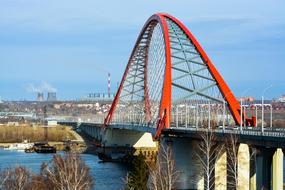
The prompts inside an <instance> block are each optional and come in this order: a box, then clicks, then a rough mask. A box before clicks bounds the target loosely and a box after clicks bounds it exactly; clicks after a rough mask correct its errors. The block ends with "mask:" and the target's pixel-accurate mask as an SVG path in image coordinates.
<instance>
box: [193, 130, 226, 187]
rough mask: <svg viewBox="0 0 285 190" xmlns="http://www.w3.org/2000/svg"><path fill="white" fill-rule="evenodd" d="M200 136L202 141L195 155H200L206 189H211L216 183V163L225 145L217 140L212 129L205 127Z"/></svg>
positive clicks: (199, 159)
mask: <svg viewBox="0 0 285 190" xmlns="http://www.w3.org/2000/svg"><path fill="white" fill-rule="evenodd" d="M200 137H201V142H200V143H199V145H198V150H197V151H196V154H195V155H196V156H197V157H198V161H199V162H198V164H199V165H200V166H201V167H202V173H201V175H202V176H203V177H204V189H205V190H210V189H213V188H214V185H215V183H214V181H215V163H216V161H217V159H218V158H219V157H220V156H221V154H222V153H223V151H224V145H223V144H220V143H217V142H216V137H215V135H214V134H213V131H212V129H205V130H204V131H203V132H201V133H200Z"/></svg>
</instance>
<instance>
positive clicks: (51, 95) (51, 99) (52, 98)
mask: <svg viewBox="0 0 285 190" xmlns="http://www.w3.org/2000/svg"><path fill="white" fill-rule="evenodd" d="M47 101H49V102H54V101H56V92H48V96H47Z"/></svg>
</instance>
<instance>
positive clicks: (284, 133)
mask: <svg viewBox="0 0 285 190" xmlns="http://www.w3.org/2000/svg"><path fill="white" fill-rule="evenodd" d="M171 129H178V130H184V131H193V132H206V131H208V130H209V129H207V128H201V127H200V128H199V127H198V128H197V127H195V126H191V127H188V128H185V127H171ZM211 130H212V131H213V132H214V133H224V134H236V135H247V136H268V137H280V138H285V129H280V128H276V129H274V128H265V129H264V132H262V131H261V128H244V129H243V130H240V128H239V127H236V126H234V127H228V128H226V129H222V128H221V127H219V128H215V129H211Z"/></svg>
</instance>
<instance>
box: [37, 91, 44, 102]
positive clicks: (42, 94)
mask: <svg viewBox="0 0 285 190" xmlns="http://www.w3.org/2000/svg"><path fill="white" fill-rule="evenodd" d="M37 101H39V102H42V101H44V93H42V92H38V96H37Z"/></svg>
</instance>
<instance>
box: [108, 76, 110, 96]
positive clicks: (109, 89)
mask: <svg viewBox="0 0 285 190" xmlns="http://www.w3.org/2000/svg"><path fill="white" fill-rule="evenodd" d="M110 97H111V74H110V73H108V98H110Z"/></svg>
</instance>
